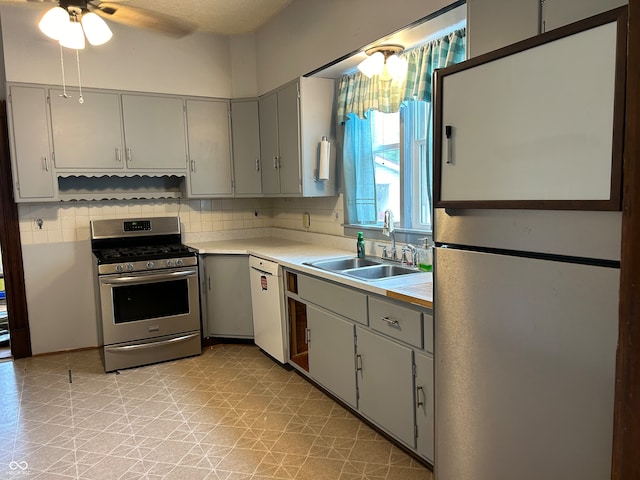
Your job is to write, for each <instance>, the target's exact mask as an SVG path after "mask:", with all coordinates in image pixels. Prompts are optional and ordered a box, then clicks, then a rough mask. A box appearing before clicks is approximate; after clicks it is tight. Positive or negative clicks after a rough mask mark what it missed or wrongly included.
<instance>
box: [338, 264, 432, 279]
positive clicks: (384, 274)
mask: <svg viewBox="0 0 640 480" xmlns="http://www.w3.org/2000/svg"><path fill="white" fill-rule="evenodd" d="M419 272H420V271H419V270H416V269H415V268H409V267H405V266H402V265H387V264H384V265H373V266H369V267H361V268H354V269H351V270H345V271H343V272H342V273H344V274H345V275H350V276H352V277H356V278H360V279H362V280H378V279H381V278H389V277H395V276H397V275H408V274H410V273H419Z"/></svg>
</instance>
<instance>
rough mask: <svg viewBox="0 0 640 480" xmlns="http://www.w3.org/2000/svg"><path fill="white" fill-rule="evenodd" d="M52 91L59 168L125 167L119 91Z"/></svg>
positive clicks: (55, 157)
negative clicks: (80, 93)
mask: <svg viewBox="0 0 640 480" xmlns="http://www.w3.org/2000/svg"><path fill="white" fill-rule="evenodd" d="M63 93H64V92H63V91H62V90H58V89H50V90H49V104H50V108H51V126H52V128H51V133H52V137H53V153H54V159H55V162H54V163H55V166H56V168H59V169H73V170H74V171H79V170H84V169H100V170H112V169H115V170H121V169H122V168H124V144H123V137H122V113H121V109H120V96H119V95H118V94H117V93H106V92H91V91H85V92H83V94H82V96H83V99H84V101H83V102H82V103H80V102H79V92H78V91H76V90H71V89H68V90H67V94H68V95H69V96H68V97H65V96H64V95H63Z"/></svg>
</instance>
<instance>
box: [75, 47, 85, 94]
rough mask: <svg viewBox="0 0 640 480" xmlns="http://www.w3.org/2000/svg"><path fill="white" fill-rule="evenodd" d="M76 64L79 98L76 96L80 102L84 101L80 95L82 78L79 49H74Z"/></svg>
mask: <svg viewBox="0 0 640 480" xmlns="http://www.w3.org/2000/svg"><path fill="white" fill-rule="evenodd" d="M76 64H77V65H78V88H79V89H80V98H78V102H79V103H80V104H83V103H84V97H83V96H82V80H81V79H80V51H79V50H76Z"/></svg>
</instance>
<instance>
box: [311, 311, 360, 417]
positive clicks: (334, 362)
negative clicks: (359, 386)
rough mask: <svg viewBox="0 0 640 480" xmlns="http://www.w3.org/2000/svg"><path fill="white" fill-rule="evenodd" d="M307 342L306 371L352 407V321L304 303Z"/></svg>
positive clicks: (354, 383)
mask: <svg viewBox="0 0 640 480" xmlns="http://www.w3.org/2000/svg"><path fill="white" fill-rule="evenodd" d="M307 342H308V347H309V374H310V375H311V376H312V377H313V378H314V380H316V381H317V382H319V383H320V384H322V385H323V386H324V387H326V388H327V389H328V390H330V391H331V392H333V393H335V394H336V395H338V396H339V397H340V398H341V399H342V400H344V401H345V402H347V403H348V404H349V405H351V406H352V407H354V408H355V407H356V406H357V398H356V375H355V371H354V354H355V352H354V324H353V323H352V322H349V321H347V320H343V319H342V318H340V317H338V316H337V315H334V314H332V313H330V312H328V311H326V310H322V309H320V308H318V307H316V306H314V305H307Z"/></svg>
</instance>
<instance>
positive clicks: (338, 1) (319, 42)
mask: <svg viewBox="0 0 640 480" xmlns="http://www.w3.org/2000/svg"><path fill="white" fill-rule="evenodd" d="M451 3H453V0H429V1H425V0H395V1H394V2H389V1H387V0H349V1H344V0H322V1H321V2H320V1H317V0H294V1H293V2H292V3H291V4H289V6H287V8H285V9H284V10H283V11H282V12H281V13H280V14H278V15H277V16H276V17H274V18H273V19H272V20H271V21H269V22H268V23H267V24H266V25H264V26H263V27H262V28H260V29H259V30H258V31H257V32H256V58H257V73H258V92H259V93H260V94H263V93H266V92H268V91H270V90H273V89H274V88H276V87H278V86H280V85H282V84H284V83H286V82H287V81H289V80H292V79H294V78H296V77H298V76H300V75H304V74H305V73H308V72H310V71H312V70H315V69H316V68H318V67H321V66H323V65H326V64H327V63H329V62H331V61H333V60H335V59H337V58H340V57H342V56H343V55H346V54H349V53H351V52H354V51H356V50H359V49H360V48H362V47H363V46H365V45H367V44H369V43H372V42H374V41H376V40H378V39H380V38H382V37H384V36H385V35H388V34H390V33H392V32H395V31H396V30H399V29H401V28H402V27H404V26H406V25H408V24H410V23H411V22H414V21H416V20H418V19H420V18H423V17H425V16H427V15H429V14H431V13H433V12H435V11H438V10H440V9H441V8H443V7H445V6H447V5H449V4H451ZM292 39H295V41H292Z"/></svg>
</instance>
